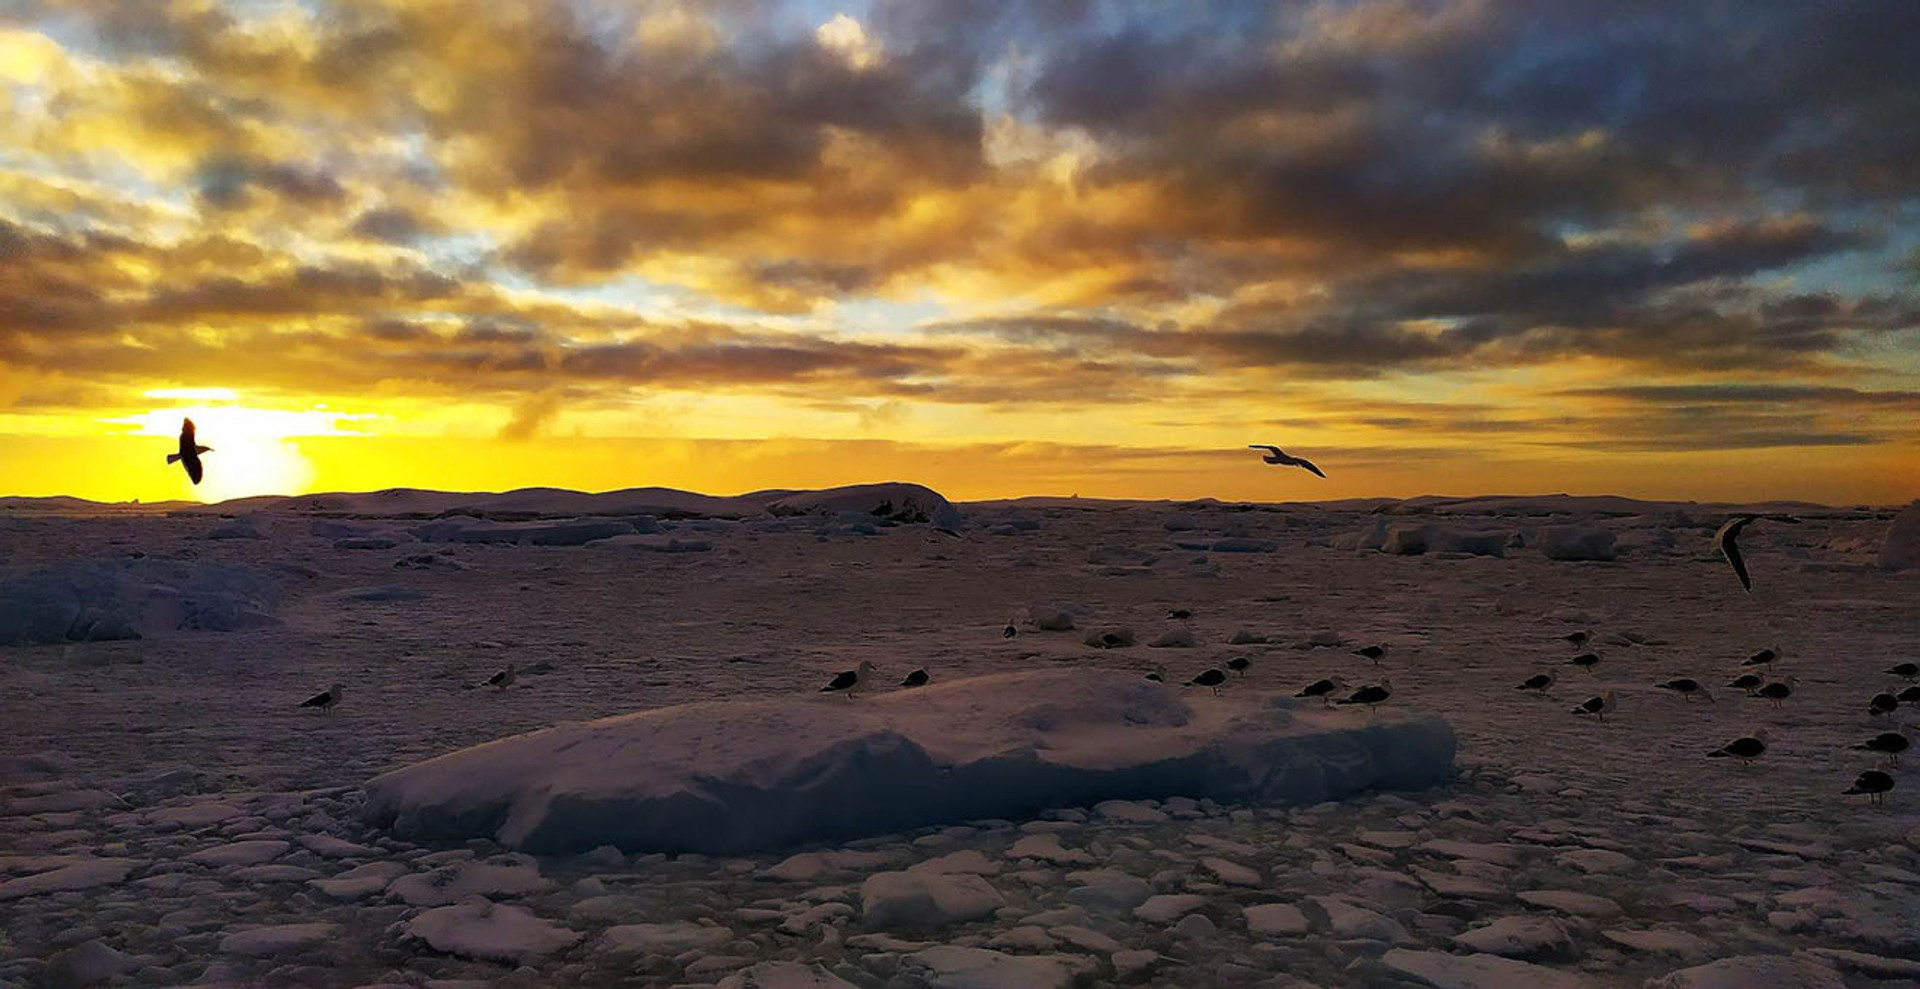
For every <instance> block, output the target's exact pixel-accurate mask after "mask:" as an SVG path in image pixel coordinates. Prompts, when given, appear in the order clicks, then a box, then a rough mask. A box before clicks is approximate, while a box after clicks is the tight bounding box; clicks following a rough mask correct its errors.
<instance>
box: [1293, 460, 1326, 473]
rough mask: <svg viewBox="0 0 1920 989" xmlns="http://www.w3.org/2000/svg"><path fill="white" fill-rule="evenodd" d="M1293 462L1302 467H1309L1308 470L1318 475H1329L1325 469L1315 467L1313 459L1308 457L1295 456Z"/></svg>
mask: <svg viewBox="0 0 1920 989" xmlns="http://www.w3.org/2000/svg"><path fill="white" fill-rule="evenodd" d="M1293 462H1294V464H1295V465H1297V466H1300V467H1305V468H1306V469H1308V470H1310V471H1312V472H1313V473H1314V474H1316V475H1318V476H1320V477H1326V476H1327V474H1326V472H1325V471H1323V470H1321V469H1320V468H1318V467H1315V466H1314V465H1313V461H1311V460H1308V459H1307V458H1305V457H1295V458H1293Z"/></svg>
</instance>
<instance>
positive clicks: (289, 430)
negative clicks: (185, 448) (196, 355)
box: [108, 388, 363, 502]
mask: <svg viewBox="0 0 1920 989" xmlns="http://www.w3.org/2000/svg"><path fill="white" fill-rule="evenodd" d="M147 396H148V397H149V398H167V399H176V400H181V401H182V403H183V404H180V405H177V406H173V407H169V408H164V409H155V410H153V411H150V412H143V413H140V414H138V415H132V416H127V417H124V418H120V419H112V420H108V421H110V422H118V423H127V424H130V425H133V426H137V427H138V429H136V430H135V434H136V435H140V436H153V437H164V438H165V439H166V440H168V441H172V440H174V439H176V438H177V437H178V436H179V434H180V421H181V420H182V419H192V420H193V424H194V427H195V430H196V433H197V439H198V441H199V443H200V444H201V445H202V446H206V447H210V448H211V449H210V450H209V451H208V452H207V453H206V454H205V455H204V456H203V458H202V460H203V462H204V463H205V464H206V474H205V476H204V477H203V478H202V479H201V481H200V483H199V484H198V485H196V484H194V483H193V482H192V481H191V480H190V479H188V477H187V475H186V472H185V471H183V470H181V469H180V468H179V467H178V466H177V465H170V464H167V463H166V460H165V457H166V455H167V454H169V453H172V452H173V451H174V446H173V444H172V443H171V442H162V443H156V444H155V445H154V453H153V460H154V469H155V471H156V474H160V472H161V471H163V470H164V472H165V473H164V474H163V475H160V476H161V477H163V478H164V479H163V480H161V481H160V487H161V489H162V490H163V491H165V492H167V493H166V495H165V496H166V497H169V498H181V499H191V500H194V501H204V502H219V501H227V500H229V499H233V498H248V497H252V496H255V495H285V494H301V493H303V492H305V491H307V490H308V489H309V487H310V486H311V485H312V484H313V480H314V476H315V474H314V467H313V464H312V462H310V461H309V460H308V459H307V458H306V456H305V455H304V454H302V453H301V452H300V449H299V447H298V445H296V443H295V442H294V438H295V437H300V436H338V435H342V434H343V432H344V431H343V430H342V429H341V428H340V422H341V421H342V420H349V419H357V418H363V417H360V416H353V415H347V414H343V413H338V412H332V411H328V410H326V409H325V408H324V407H321V408H316V409H304V410H290V409H264V408H256V407H251V406H247V405H242V404H240V403H239V401H238V400H239V395H237V394H236V393H234V392H233V391H231V390H228V389H221V388H195V389H160V390H156V391H151V392H148V393H147Z"/></svg>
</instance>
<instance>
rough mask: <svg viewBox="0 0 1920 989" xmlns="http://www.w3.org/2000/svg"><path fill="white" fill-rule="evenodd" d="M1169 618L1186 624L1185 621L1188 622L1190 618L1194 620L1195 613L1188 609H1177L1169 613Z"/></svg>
mask: <svg viewBox="0 0 1920 989" xmlns="http://www.w3.org/2000/svg"><path fill="white" fill-rule="evenodd" d="M1167 617H1168V618H1172V619H1174V620H1176V621H1183V622H1184V621H1186V620H1187V619H1189V618H1192V617H1193V612H1192V610H1190V609H1187V608H1175V609H1173V610H1172V611H1169V612H1167Z"/></svg>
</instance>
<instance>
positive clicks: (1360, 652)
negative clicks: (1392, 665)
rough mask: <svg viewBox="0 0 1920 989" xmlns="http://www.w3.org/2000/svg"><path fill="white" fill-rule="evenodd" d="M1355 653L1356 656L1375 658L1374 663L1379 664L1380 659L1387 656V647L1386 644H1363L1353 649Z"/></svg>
mask: <svg viewBox="0 0 1920 989" xmlns="http://www.w3.org/2000/svg"><path fill="white" fill-rule="evenodd" d="M1353 654H1354V655H1355V656H1364V657H1366V658H1367V659H1371V660H1373V665H1375V666H1379V665H1380V661H1381V660H1383V659H1385V658H1387V647H1386V646H1361V647H1360V648H1358V649H1355V650H1354V651H1353Z"/></svg>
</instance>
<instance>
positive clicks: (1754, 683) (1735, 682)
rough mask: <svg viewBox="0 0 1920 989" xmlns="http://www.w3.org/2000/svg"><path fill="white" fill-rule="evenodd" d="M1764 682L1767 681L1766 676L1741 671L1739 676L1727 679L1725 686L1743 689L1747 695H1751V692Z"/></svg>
mask: <svg viewBox="0 0 1920 989" xmlns="http://www.w3.org/2000/svg"><path fill="white" fill-rule="evenodd" d="M1766 682H1767V681H1766V678H1764V677H1762V676H1761V675H1760V674H1758V673H1742V674H1740V675H1739V676H1737V677H1734V678H1733V679H1731V680H1728V681H1727V686H1729V687H1732V688H1733V689H1735V690H1744V691H1746V692H1747V696H1748V697H1752V696H1753V692H1754V691H1756V690H1758V689H1760V685H1761V684H1763V683H1766Z"/></svg>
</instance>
